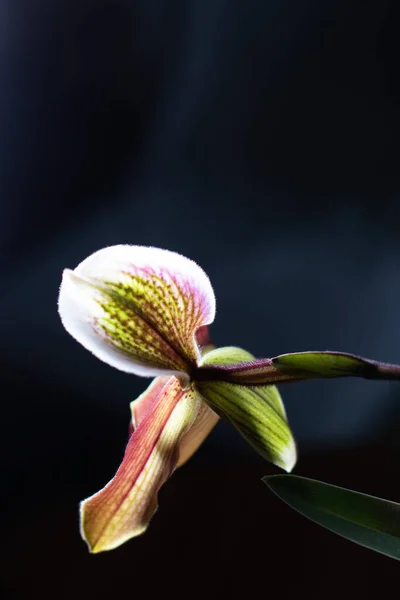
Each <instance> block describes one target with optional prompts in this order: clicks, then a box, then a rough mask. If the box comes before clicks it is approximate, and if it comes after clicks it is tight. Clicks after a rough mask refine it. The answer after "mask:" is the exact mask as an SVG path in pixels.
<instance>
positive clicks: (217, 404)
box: [195, 348, 297, 471]
mask: <svg viewBox="0 0 400 600" xmlns="http://www.w3.org/2000/svg"><path fill="white" fill-rule="evenodd" d="M252 359H253V357H252V355H251V354H249V353H248V352H246V351H245V350H242V349H240V348H219V349H216V350H213V351H211V352H209V353H208V354H207V355H206V356H205V357H204V358H203V361H202V364H207V365H209V366H210V367H214V366H218V365H228V364H229V363H230V362H236V361H251V360H252ZM195 386H196V389H197V390H198V391H199V392H200V394H201V395H202V396H203V398H204V399H205V401H206V402H207V403H208V405H209V406H210V407H211V408H212V409H213V410H214V411H215V412H216V413H217V414H219V415H220V416H221V417H222V418H224V419H225V420H227V421H229V422H230V423H231V424H232V425H233V426H234V427H235V428H236V429H237V430H238V431H239V432H240V433H241V435H242V436H243V437H244V438H245V440H246V441H247V442H248V443H249V444H250V445H251V446H252V447H253V448H254V449H255V450H256V451H257V452H258V453H259V454H261V456H263V457H264V458H266V459H267V460H269V461H270V462H272V463H274V464H275V465H278V466H279V467H281V468H282V469H285V470H286V471H291V470H292V469H293V467H294V465H295V463H296V459H297V454H296V445H295V441H294V438H293V435H292V432H291V430H290V427H289V424H288V421H287V417H286V412H285V409H284V406H283V402H282V399H281V397H280V394H279V392H278V390H277V388H276V387H275V386H273V385H268V386H259V387H256V388H254V387H248V386H245V385H236V384H233V383H229V382H226V381H217V380H214V381H202V380H200V381H199V380H197V381H196V383H195Z"/></svg>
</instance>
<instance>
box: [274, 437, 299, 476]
mask: <svg viewBox="0 0 400 600" xmlns="http://www.w3.org/2000/svg"><path fill="white" fill-rule="evenodd" d="M296 462H297V448H296V442H295V441H294V439H293V438H291V439H290V442H289V444H288V445H287V446H286V448H285V450H284V451H283V452H282V454H281V456H280V460H279V463H278V461H277V464H278V465H279V466H280V467H281V468H282V469H283V470H284V471H286V473H291V472H292V470H293V469H294V467H295V465H296Z"/></svg>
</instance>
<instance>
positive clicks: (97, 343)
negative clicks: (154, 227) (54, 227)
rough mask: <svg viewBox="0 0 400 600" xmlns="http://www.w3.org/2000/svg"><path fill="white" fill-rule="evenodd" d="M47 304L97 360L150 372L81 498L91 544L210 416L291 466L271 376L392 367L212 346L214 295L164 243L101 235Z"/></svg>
mask: <svg viewBox="0 0 400 600" xmlns="http://www.w3.org/2000/svg"><path fill="white" fill-rule="evenodd" d="M59 312H60V316H61V320H62V322H63V324H64V326H65V328H66V329H67V331H68V332H69V333H70V334H71V335H72V336H73V337H74V338H75V339H76V340H77V341H78V342H80V343H81V344H82V345H83V346H84V347H85V348H87V349H88V350H90V351H91V352H92V353H93V354H94V355H95V356H97V357H98V358H100V359H101V360H103V361H104V362H106V363H108V364H109V365H111V366H113V367H116V368H117V369H120V370H121V371H125V372H128V373H134V374H136V375H141V376H144V377H154V380H153V381H152V383H151V384H150V386H149V387H148V388H147V390H146V391H145V392H143V394H142V395H141V396H139V397H138V398H137V400H135V401H133V402H132V403H131V429H132V434H131V436H130V438H129V441H128V444H127V447H126V450H125V455H124V457H123V460H122V463H121V465H120V467H119V469H118V471H117V473H116V475H115V477H114V478H113V479H111V481H110V482H109V483H108V484H107V485H106V486H105V487H104V488H103V489H102V490H101V491H100V492H98V493H96V494H94V495H93V496H91V497H90V498H88V499H86V500H84V501H83V502H82V504H81V533H82V536H83V538H84V539H85V540H86V542H87V543H88V545H89V548H90V549H91V551H92V552H101V551H103V550H110V549H112V548H115V547H117V546H119V545H120V544H122V543H123V542H125V541H127V540H128V539H130V538H132V537H134V536H137V535H139V534H141V533H143V532H144V531H145V529H146V528H147V526H148V523H149V521H150V519H151V517H152V515H153V513H154V512H155V510H156V508H157V495H158V491H159V489H160V487H161V486H162V485H163V483H164V482H165V481H166V480H167V479H168V478H169V477H170V476H171V474H172V473H173V471H174V470H175V469H176V468H177V467H179V466H181V465H182V464H183V463H185V462H186V461H187V460H188V459H189V458H190V456H191V455H192V454H193V453H194V452H195V451H196V450H197V448H198V447H199V446H200V445H201V443H202V442H203V440H204V439H205V438H206V436H207V435H208V434H209V433H210V431H211V430H212V428H213V427H214V425H215V424H216V423H217V421H218V419H219V417H222V418H224V419H225V420H227V421H228V422H230V423H231V424H232V425H233V426H234V427H235V428H236V429H237V430H238V431H239V432H240V433H241V434H242V436H243V437H244V438H245V439H246V440H247V442H249V444H250V445H251V446H252V447H253V448H254V449H255V450H256V451H257V452H258V453H259V454H261V456H263V457H264V458H266V459H267V460H269V461H270V462H272V463H274V464H275V465H277V466H279V467H281V468H282V469H284V470H286V471H291V469H292V468H293V466H294V464H295V462H296V447H295V442H294V439H293V435H292V433H291V430H290V427H289V424H288V421H287V417H286V412H285V409H284V406H283V403H282V400H281V397H280V394H279V392H278V390H277V388H276V387H275V385H273V384H274V383H278V382H286V381H295V380H300V379H309V378H314V377H340V376H351V375H355V376H362V377H367V378H376V379H379V378H388V379H393V378H398V377H399V375H398V373H399V370H398V369H399V368H398V367H396V366H393V365H385V364H383V363H377V362H374V361H368V360H365V359H362V358H359V357H356V356H353V355H349V354H341V353H330V352H307V353H297V354H286V355H282V356H279V357H276V358H273V359H255V358H254V357H253V356H252V355H251V354H249V353H248V352H246V351H244V350H242V349H240V348H234V347H227V348H214V346H213V345H212V344H211V342H210V339H209V334H208V325H210V324H211V323H212V322H213V320H214V317H215V297H214V292H213V289H212V286H211V283H210V281H209V279H208V277H207V275H206V274H205V273H204V271H203V270H202V269H201V268H200V267H199V266H198V265H197V264H196V263H195V262H193V261H191V260H189V259H187V258H185V257H183V256H181V255H179V254H176V253H174V252H170V251H167V250H161V249H157V248H147V247H142V246H113V247H109V248H105V249H102V250H99V251H98V252H96V253H94V254H92V255H91V256H89V257H88V258H87V259H86V260H84V261H83V262H82V263H80V264H79V265H78V266H77V267H76V269H74V270H73V271H71V270H65V271H64V275H63V280H62V284H61V288H60V296H59Z"/></svg>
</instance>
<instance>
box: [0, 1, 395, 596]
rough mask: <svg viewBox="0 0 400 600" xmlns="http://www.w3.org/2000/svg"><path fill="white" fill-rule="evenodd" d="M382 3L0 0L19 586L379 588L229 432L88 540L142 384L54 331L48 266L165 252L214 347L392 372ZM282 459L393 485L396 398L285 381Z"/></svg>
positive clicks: (359, 554) (7, 522)
mask: <svg viewBox="0 0 400 600" xmlns="http://www.w3.org/2000/svg"><path fill="white" fill-rule="evenodd" d="M399 28H400V13H399V8H398V4H397V3H396V2H388V1H386V0H375V1H372V0H371V1H368V0H354V1H351V2H349V0H325V1H324V2H321V1H320V0H313V1H311V0H308V1H306V0H303V1H299V0H281V1H280V2H277V1H275V2H272V1H267V0H264V1H258V2H256V1H255V0H189V1H183V0H182V1H176V0H168V1H167V0H140V1H138V0H136V1H135V0H35V1H33V0H13V1H12V2H9V1H7V0H1V1H0V159H1V160H0V203H1V215H0V262H1V274H2V278H1V281H2V286H1V294H0V314H1V333H2V344H1V366H2V373H1V382H2V385H1V392H2V394H1V400H2V409H3V410H2V415H3V417H2V435H1V445H2V448H1V454H0V456H1V461H2V465H1V480H0V481H1V488H2V496H1V503H2V506H1V508H2V544H1V546H2V549H3V554H4V555H3V558H2V559H1V563H0V564H1V571H2V573H1V579H2V584H1V585H2V586H3V587H4V591H5V595H6V597H9V598H11V599H16V600H19V599H22V598H36V597H37V598H43V599H46V600H47V599H53V598H65V599H67V598H68V599H70V598H74V599H77V600H80V599H81V598H82V599H83V598H116V599H117V598H126V597H132V598H135V597H147V598H151V599H152V598H155V597H159V596H160V595H163V594H167V596H168V597H176V598H184V597H187V596H189V597H190V598H197V597H201V598H205V597H210V598H213V597H216V598H228V597H233V598H236V597H242V596H243V597H245V598H248V597H253V596H254V597H255V596H257V597H272V596H274V595H276V594H279V595H280V597H283V598H289V597H293V595H296V596H298V597H306V596H307V597H309V598H320V597H321V596H323V597H326V598H334V597H337V595H338V594H340V596H341V597H342V598H352V597H356V598H361V597H363V598H367V597H368V598H369V597H371V598H375V597H376V595H377V594H379V596H378V597H382V595H383V594H386V593H389V592H391V593H392V591H393V589H397V587H395V586H397V582H398V575H399V565H398V563H396V562H395V561H393V560H391V559H388V558H385V557H383V556H380V555H377V554H374V553H373V552H371V551H368V550H366V549H364V548H360V547H357V546H356V545H353V544H351V543H350V542H348V541H346V540H343V539H341V538H339V537H336V536H334V535H333V534H330V533H329V532H327V531H325V530H323V529H321V528H319V527H318V526H316V525H314V524H312V523H309V522H307V521H306V520H305V519H303V518H302V517H300V516H299V515H297V514H295V513H294V512H291V511H290V510H289V509H288V508H286V507H285V506H284V505H283V504H282V503H280V502H279V501H278V500H277V499H276V498H275V497H273V496H272V494H271V493H270V492H269V491H268V490H267V488H266V487H265V486H264V485H263V484H262V482H261V477H262V476H263V475H265V474H268V473H273V472H277V469H275V468H274V467H272V466H270V465H269V464H267V463H265V462H264V461H263V460H262V459H261V458H259V457H258V456H257V455H255V454H254V453H252V451H251V450H250V449H249V448H248V447H247V446H246V445H245V443H244V442H242V440H241V438H240V437H239V435H238V434H236V433H235V432H234V431H233V430H231V429H230V428H229V427H228V426H227V425H224V424H219V425H218V427H217V428H216V430H215V431H214V432H213V434H212V435H211V436H210V438H209V439H208V440H207V442H206V443H205V444H204V446H203V447H202V448H201V450H200V451H199V452H198V454H197V455H196V456H195V457H194V458H193V459H192V460H191V461H190V463H189V464H188V465H187V466H186V467H185V468H184V469H182V470H180V471H178V472H177V473H176V474H175V475H174V477H173V478H172V479H171V481H170V482H169V483H168V484H167V485H166V486H165V488H163V490H162V492H161V494H160V500H161V501H160V509H159V511H158V513H157V515H156V517H155V518H154V521H153V522H152V524H151V526H150V528H149V531H148V533H146V534H145V535H144V536H143V537H141V538H138V539H136V540H133V541H131V542H129V543H128V544H126V545H124V546H123V547H121V548H120V549H118V550H116V551H113V552H110V553H104V554H102V555H97V556H92V555H89V554H88V552H87V549H86V546H85V544H84V543H83V542H82V541H81V540H80V538H79V534H78V516H77V506H78V502H79V500H81V499H82V498H84V497H86V496H88V495H89V494H92V493H93V492H95V491H97V490H98V489H99V488H100V487H102V486H103V485H104V484H105V483H106V482H107V481H108V480H109V479H110V477H111V476H112V475H113V473H114V472H115V470H116V468H117V466H118V464H119V461H120V458H121V456H122V452H123V448H124V444H125V442H126V439H127V427H128V419H129V406H128V404H129V402H130V401H131V400H132V399H134V398H135V397H136V396H137V395H138V394H139V393H140V392H141V391H142V390H143V389H144V387H145V385H147V382H146V381H145V380H142V379H139V378H136V377H132V376H128V375H125V374H123V373H120V372H118V371H116V370H113V369H111V368H110V367H108V366H107V365H104V364H103V363H101V362H100V361H98V360H96V359H95V358H94V357H92V356H91V355H90V354H89V353H88V352H86V351H85V350H84V349H83V348H81V347H80V346H79V345H78V344H77V343H76V342H74V341H73V340H72V338H70V337H69V336H68V335H67V333H66V332H65V331H64V330H63V329H62V327H61V324H60V322H59V318H58V315H57V310H56V301H57V292H58V286H59V283H60V278H61V272H62V269H63V268H64V267H66V266H68V267H72V268H73V267H75V266H76V264H77V263H78V262H80V261H81V260H83V259H84V258H85V257H86V256H88V255H89V254H90V253H91V252H93V251H95V250H97V249H99V248H102V247H104V246H106V245H111V244H117V243H131V244H145V245H154V246H159V247H166V248H169V249H171V250H176V251H178V252H181V253H182V254H184V255H186V256H189V257H190V258H193V259H195V260H196V261H197V262H198V263H199V264H201V265H202V266H203V268H204V269H205V270H206V272H207V273H208V274H209V276H210V278H211V281H212V282H213V285H214V289H215V293H216V296H217V303H218V310H217V313H218V314H217V319H216V322H215V324H214V325H213V327H212V335H213V338H214V342H215V343H216V344H217V345H229V344H234V345H239V346H242V347H244V348H246V349H247V350H249V351H251V352H253V353H254V354H256V355H257V356H274V355H277V354H279V353H283V352H290V351H299V350H311V349H320V350H324V349H335V350H342V351H348V352H354V353H357V354H361V355H364V356H367V357H371V358H375V359H378V360H387V361H391V362H398V363H400V341H399V332H400V311H399V301H400V263H399V257H400V239H399V216H400V209H399V192H400V169H399V158H400V152H399V138H400V84H399V69H398V65H399V45H400V41H399V40H400V36H399ZM281 392H282V394H283V396H284V399H285V402H286V406H287V410H288V413H289V417H290V421H291V424H292V427H293V430H294V432H295V434H296V437H297V439H298V442H299V450H300V460H299V462H298V466H297V469H296V472H297V473H298V474H302V475H307V476H311V477H317V478H320V479H322V480H324V481H329V482H331V483H335V484H338V485H344V486H349V487H352V488H354V489H359V490H361V491H364V492H367V493H372V494H377V495H382V496H385V497H388V498H391V499H393V500H397V501H399V500H400V486H399V483H398V479H399V471H398V458H399V456H400V443H399V436H398V429H399V424H400V409H399V400H400V388H399V386H398V385H396V384H390V383H379V382H366V381H363V380H356V379H354V380H342V381H337V382H330V381H323V382H313V383H303V384H291V385H287V386H286V387H282V388H281Z"/></svg>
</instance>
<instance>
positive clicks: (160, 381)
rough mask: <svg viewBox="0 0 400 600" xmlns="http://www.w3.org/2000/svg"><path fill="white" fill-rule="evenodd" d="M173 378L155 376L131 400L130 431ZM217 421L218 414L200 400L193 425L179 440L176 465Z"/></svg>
mask: <svg viewBox="0 0 400 600" xmlns="http://www.w3.org/2000/svg"><path fill="white" fill-rule="evenodd" d="M174 379H175V378H174V377H156V378H155V379H154V381H153V382H152V383H151V384H150V385H149V387H148V388H147V390H146V391H145V392H143V394H141V395H140V396H139V397H138V398H137V399H136V400H134V401H133V402H131V412H132V432H133V431H134V430H135V429H136V428H137V427H138V426H139V425H140V423H141V422H142V421H143V419H144V417H145V416H146V415H147V414H149V412H150V411H151V410H152V408H153V405H154V402H155V400H156V398H157V394H158V393H159V392H160V391H161V390H162V389H163V387H164V386H165V385H166V384H168V382H172V381H173V380H174ZM218 421H219V416H218V415H217V414H216V413H215V412H214V411H213V410H212V409H211V408H210V407H209V406H208V405H207V404H206V403H205V402H204V401H201V403H200V407H199V412H198V414H197V417H196V419H195V421H194V423H193V425H192V426H191V427H190V429H189V430H188V431H187V432H186V433H185V435H184V436H183V438H182V440H181V442H180V445H179V459H178V464H177V466H178V467H181V466H182V465H183V464H184V463H185V462H186V461H188V460H189V458H190V457H191V456H192V455H193V454H194V453H195V452H196V450H197V449H198V448H199V447H200V446H201V444H202V443H203V442H204V440H205V439H206V437H207V436H208V435H209V433H210V432H211V430H212V429H213V428H214V427H215V425H216V424H217V422H218Z"/></svg>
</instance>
